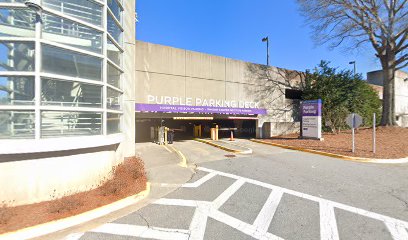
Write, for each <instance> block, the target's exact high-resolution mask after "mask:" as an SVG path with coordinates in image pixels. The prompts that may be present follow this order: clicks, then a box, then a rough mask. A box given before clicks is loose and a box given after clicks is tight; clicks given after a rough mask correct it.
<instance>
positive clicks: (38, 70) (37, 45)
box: [34, 15, 42, 139]
mask: <svg viewBox="0 0 408 240" xmlns="http://www.w3.org/2000/svg"><path fill="white" fill-rule="evenodd" d="M38 17H41V15H40V16H36V23H35V85H34V86H35V95H34V96H35V139H40V138H41V111H40V106H41V77H40V73H41V59H42V56H41V54H42V52H41V41H40V39H41V27H42V26H41V21H39V19H37V18H38Z"/></svg>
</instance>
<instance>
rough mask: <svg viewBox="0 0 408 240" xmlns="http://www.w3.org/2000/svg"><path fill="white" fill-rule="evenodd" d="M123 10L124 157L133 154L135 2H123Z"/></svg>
mask: <svg viewBox="0 0 408 240" xmlns="http://www.w3.org/2000/svg"><path fill="white" fill-rule="evenodd" d="M123 5H124V8H125V11H124V19H123V28H124V30H125V31H124V45H123V48H124V50H125V52H124V54H123V68H124V70H125V73H124V76H123V90H124V94H123V100H124V101H123V103H124V106H123V113H124V114H123V125H122V130H123V133H124V135H125V140H124V142H123V143H122V145H123V148H122V149H123V155H124V157H130V156H134V155H135V154H136V152H135V100H136V96H135V92H136V72H135V61H136V59H135V55H136V19H135V16H136V10H135V9H136V0H126V1H123Z"/></svg>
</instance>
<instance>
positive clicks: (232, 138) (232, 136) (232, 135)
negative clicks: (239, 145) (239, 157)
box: [230, 131, 234, 141]
mask: <svg viewBox="0 0 408 240" xmlns="http://www.w3.org/2000/svg"><path fill="white" fill-rule="evenodd" d="M230 141H234V131H231V137H230Z"/></svg>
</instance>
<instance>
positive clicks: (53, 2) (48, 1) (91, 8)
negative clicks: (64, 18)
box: [42, 0, 102, 27]
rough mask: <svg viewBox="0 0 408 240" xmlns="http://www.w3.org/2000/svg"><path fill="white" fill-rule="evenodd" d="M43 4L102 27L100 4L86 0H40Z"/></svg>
mask: <svg viewBox="0 0 408 240" xmlns="http://www.w3.org/2000/svg"><path fill="white" fill-rule="evenodd" d="M42 2H43V6H44V7H48V8H51V9H53V10H56V11H60V12H61V13H64V14H66V15H69V16H72V17H76V18H78V19H80V20H82V21H85V22H87V23H90V24H94V25H96V26H99V27H102V6H101V5H100V4H97V3H95V2H93V1H88V0H63V1H62V0H42Z"/></svg>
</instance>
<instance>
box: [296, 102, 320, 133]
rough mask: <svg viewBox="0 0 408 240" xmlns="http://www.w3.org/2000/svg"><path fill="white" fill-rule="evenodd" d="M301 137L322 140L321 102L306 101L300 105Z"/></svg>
mask: <svg viewBox="0 0 408 240" xmlns="http://www.w3.org/2000/svg"><path fill="white" fill-rule="evenodd" d="M301 111H302V137H304V138H316V139H321V138H322V100H321V99H318V100H307V101H303V102H302V105H301Z"/></svg>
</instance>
